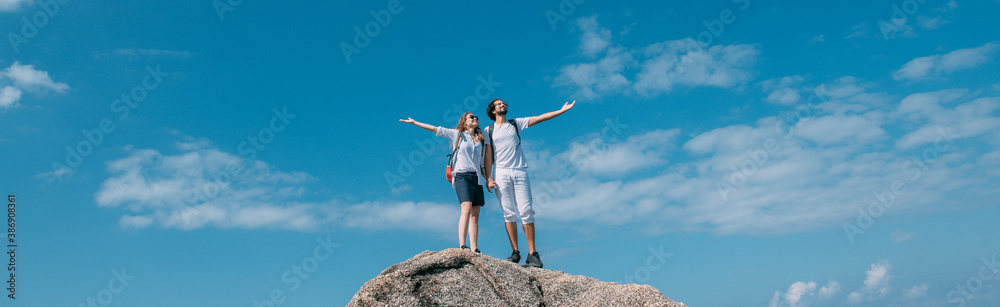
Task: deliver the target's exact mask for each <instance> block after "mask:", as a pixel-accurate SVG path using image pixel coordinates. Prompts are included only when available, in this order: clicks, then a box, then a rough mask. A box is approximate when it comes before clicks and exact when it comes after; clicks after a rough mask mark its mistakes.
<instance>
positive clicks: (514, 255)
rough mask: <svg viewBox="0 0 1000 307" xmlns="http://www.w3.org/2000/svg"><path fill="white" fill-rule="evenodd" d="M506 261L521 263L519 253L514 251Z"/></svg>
mask: <svg viewBox="0 0 1000 307" xmlns="http://www.w3.org/2000/svg"><path fill="white" fill-rule="evenodd" d="M507 261H510V262H513V263H518V262H521V251H516V250H515V251H514V252H512V253H510V257H507Z"/></svg>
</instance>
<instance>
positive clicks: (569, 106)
mask: <svg viewBox="0 0 1000 307" xmlns="http://www.w3.org/2000/svg"><path fill="white" fill-rule="evenodd" d="M573 105H576V100H573V102H567V103H565V104H563V106H562V109H559V111H560V112H566V111H569V109H572V108H573Z"/></svg>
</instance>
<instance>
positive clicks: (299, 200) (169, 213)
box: [94, 139, 458, 233]
mask: <svg viewBox="0 0 1000 307" xmlns="http://www.w3.org/2000/svg"><path fill="white" fill-rule="evenodd" d="M176 148H177V149H178V150H179V151H180V152H179V153H177V154H173V155H170V154H163V153H160V152H159V151H156V150H151V149H145V150H138V149H128V150H127V152H128V156H126V157H124V158H121V159H118V160H114V161H110V162H108V163H107V170H108V172H109V173H110V174H111V176H110V178H108V179H107V180H105V181H104V182H103V183H102V184H101V186H100V189H99V191H98V192H97V193H95V195H94V198H95V202H96V203H97V204H98V205H99V206H101V207H105V208H114V209H121V210H124V211H126V212H128V213H127V214H124V215H123V216H122V217H121V219H120V220H119V224H120V226H121V227H123V228H133V229H138V228H146V227H151V226H154V225H156V226H160V227H164V228H177V229H184V230H188V229H198V228H204V227H216V228H246V229H258V228H264V229H292V230H302V231H313V230H317V229H320V228H324V227H356V228H364V229H377V230H378V229H406V230H430V231H436V232H441V233H444V232H446V231H447V230H453V228H454V227H452V226H453V222H454V221H457V217H458V211H457V210H456V209H455V208H456V207H455V206H450V205H445V204H438V203H431V202H411V201H367V202H361V203H357V204H343V203H340V202H337V201H334V200H329V201H325V202H309V201H304V200H303V197H304V194H305V193H306V188H305V186H304V184H305V183H306V182H308V181H311V180H313V178H312V177H311V176H309V175H307V174H305V173H303V172H283V171H279V170H277V169H275V168H274V167H273V166H271V165H269V164H267V163H265V162H263V161H252V160H246V159H243V158H242V157H240V156H236V155H233V154H230V153H226V152H222V151H219V150H218V149H217V148H215V147H214V146H213V145H212V144H211V142H208V140H205V139H187V140H186V141H184V142H180V143H178V144H177V146H176Z"/></svg>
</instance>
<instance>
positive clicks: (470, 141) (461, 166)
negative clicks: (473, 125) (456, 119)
mask: <svg viewBox="0 0 1000 307" xmlns="http://www.w3.org/2000/svg"><path fill="white" fill-rule="evenodd" d="M437 135H438V136H443V137H446V138H448V140H450V141H451V143H450V144H451V146H448V149H449V150H452V151H453V150H455V142H456V141H457V140H458V130H456V129H449V128H444V127H438V129H437ZM483 144H487V145H488V144H490V137H489V136H488V135H486V131H483V143H480V142H479V140H476V139H474V138H473V137H472V134H471V133H469V131H465V132H464V133H462V144H460V145H459V148H458V151H457V152H455V165H454V166H452V168H451V171H452V172H454V173H466V172H476V175H478V177H479V184H480V185H484V184H486V180H484V179H483V173H482V171H481V170H482V169H483Z"/></svg>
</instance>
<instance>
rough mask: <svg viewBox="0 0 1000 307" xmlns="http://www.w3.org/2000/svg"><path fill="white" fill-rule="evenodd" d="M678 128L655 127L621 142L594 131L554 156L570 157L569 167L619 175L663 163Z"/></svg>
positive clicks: (677, 132)
mask: <svg viewBox="0 0 1000 307" xmlns="http://www.w3.org/2000/svg"><path fill="white" fill-rule="evenodd" d="M679 134H680V130H678V129H673V130H656V131H651V132H647V133H645V134H641V135H636V136H631V137H629V138H628V139H627V140H625V141H624V142H618V143H608V142H607V141H605V140H603V139H601V137H600V135H595V136H593V137H591V138H588V139H587V140H585V141H581V142H574V143H571V144H570V145H569V149H568V150H567V151H565V152H563V153H562V154H560V155H558V156H557V157H556V158H558V159H564V160H566V161H572V162H571V163H570V166H571V167H574V168H576V169H578V170H580V171H583V172H588V173H593V174H597V175H621V174H625V173H628V172H631V171H634V170H639V169H643V168H647V167H655V166H660V165H663V164H665V163H666V162H667V161H666V160H665V159H664V158H663V156H662V155H663V153H664V152H666V151H669V150H672V149H673V148H675V147H676V145H675V144H674V142H675V139H676V137H677V136H678V135H679Z"/></svg>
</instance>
